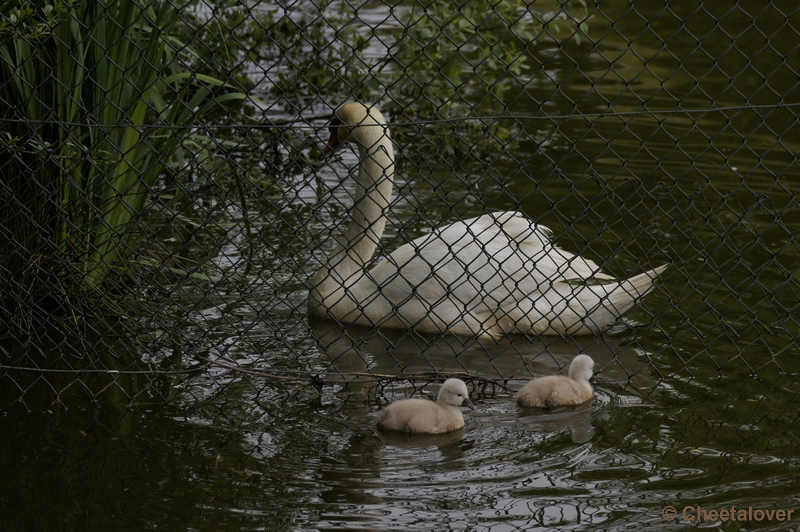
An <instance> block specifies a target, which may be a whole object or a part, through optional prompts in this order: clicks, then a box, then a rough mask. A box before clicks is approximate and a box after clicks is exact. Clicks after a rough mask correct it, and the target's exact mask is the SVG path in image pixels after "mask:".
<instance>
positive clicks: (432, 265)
mask: <svg viewBox="0 0 800 532" xmlns="http://www.w3.org/2000/svg"><path fill="white" fill-rule="evenodd" d="M550 235H551V233H550V230H549V229H547V228H546V227H544V226H541V225H538V224H535V223H533V222H532V221H530V220H529V219H527V218H526V217H525V216H524V215H523V214H521V213H518V212H501V213H493V214H487V215H484V216H480V217H478V218H472V219H470V220H464V221H460V222H456V223H453V224H450V225H447V226H445V227H441V228H438V229H435V230H434V231H433V232H432V233H431V234H430V235H427V236H424V237H421V238H418V239H416V240H414V241H412V242H410V243H408V244H405V245H404V246H401V247H400V248H398V249H397V250H395V251H394V252H393V253H392V254H391V255H390V256H389V257H388V258H387V260H386V261H384V262H381V263H380V264H378V265H377V266H376V267H375V268H373V270H372V271H371V272H370V277H371V278H372V280H373V282H375V284H377V285H378V286H380V287H381V291H382V292H383V293H384V295H385V296H386V297H388V298H389V299H390V300H392V301H395V302H400V301H402V300H403V299H405V298H407V297H408V296H409V294H411V293H412V292H415V293H417V294H418V295H419V296H421V297H424V298H425V299H426V300H427V301H429V302H431V303H435V302H436V301H438V300H439V299H441V298H442V297H445V296H446V295H448V294H449V295H451V296H456V297H457V298H458V299H459V300H460V301H461V302H462V303H467V302H469V301H471V300H473V299H475V297H476V296H477V297H485V296H486V295H489V294H491V295H492V297H493V298H494V299H496V298H498V297H499V298H502V297H504V296H506V295H509V294H512V293H515V292H522V293H525V294H531V293H534V292H538V291H540V290H543V289H544V290H547V289H550V285H552V283H554V282H563V281H573V280H575V281H580V280H585V279H588V278H591V277H595V278H599V279H608V278H610V277H609V276H608V275H605V274H603V273H602V272H600V268H599V267H598V266H597V265H596V264H595V263H594V262H592V261H590V260H587V259H583V258H581V257H578V256H576V255H574V254H572V253H569V252H567V251H564V250H561V249H560V248H558V247H557V246H556V245H555V244H553V243H552V242H551V240H550Z"/></svg>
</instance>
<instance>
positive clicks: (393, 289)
mask: <svg viewBox="0 0 800 532" xmlns="http://www.w3.org/2000/svg"><path fill="white" fill-rule="evenodd" d="M385 124H386V122H385V120H384V118H383V116H382V115H381V114H380V112H379V111H378V110H377V109H375V108H369V107H366V106H364V105H362V104H358V103H350V104H346V105H344V106H342V107H340V108H339V109H338V110H337V112H336V116H335V118H334V120H333V121H332V122H331V140H330V142H329V143H328V146H327V147H326V148H325V150H324V151H323V155H327V154H329V153H330V152H331V151H333V150H334V149H336V148H337V147H338V146H340V145H341V144H344V143H346V142H353V143H355V144H356V145H357V146H358V150H359V155H360V167H359V172H358V177H357V181H358V188H357V195H356V202H355V205H354V206H353V209H352V211H351V216H352V220H351V222H350V224H349V226H348V227H347V230H346V232H345V235H344V240H343V242H342V243H341V244H340V245H339V246H338V247H337V249H336V250H335V251H334V252H333V254H332V255H331V256H330V258H329V259H328V261H327V263H326V264H325V265H324V266H323V267H322V269H320V271H319V272H318V273H317V275H316V277H315V278H314V283H313V287H312V289H311V291H310V294H309V301H308V306H309V310H310V312H311V314H312V315H315V316H330V317H332V318H335V319H337V320H339V321H340V322H344V323H357V324H362V325H369V326H376V325H377V326H381V327H391V328H402V329H416V330H418V331H421V332H428V333H441V332H451V333H454V334H459V335H468V336H473V335H487V336H493V337H499V336H503V335H508V334H515V333H523V334H588V333H592V332H597V331H599V330H601V329H603V328H605V327H607V326H608V325H610V324H611V323H613V322H614V320H615V319H616V318H618V317H619V316H620V315H621V314H622V313H623V312H625V311H626V310H628V309H629V308H630V307H632V306H633V305H634V304H635V303H636V302H637V301H639V300H640V299H641V298H642V297H644V295H645V294H647V292H648V291H649V290H650V289H651V288H652V285H653V281H654V280H655V279H656V277H657V276H658V274H659V273H661V271H663V269H664V268H666V265H665V266H661V267H659V268H656V269H653V270H650V271H648V272H646V273H642V274H640V275H637V276H635V277H632V278H630V279H627V280H625V281H621V282H617V281H613V278H612V277H611V276H609V275H607V274H604V273H603V272H601V271H600V268H599V266H597V265H596V264H595V263H594V262H592V261H591V260H587V259H584V258H581V257H578V256H576V255H573V254H572V253H569V252H566V251H563V250H561V249H559V248H558V247H556V246H555V244H553V243H552V242H551V240H550V230H549V229H547V228H546V227H543V226H541V225H537V224H535V223H533V222H532V221H530V220H529V219H528V218H526V217H525V216H524V215H523V214H522V213H519V212H496V213H492V214H486V215H484V216H479V217H477V218H473V219H470V220H465V221H458V222H455V223H453V224H451V225H448V226H445V227H441V228H438V229H435V230H434V231H433V232H432V233H431V234H429V235H427V236H424V237H421V238H418V239H416V240H414V241H413V242H410V243H408V244H405V245H404V246H401V247H400V248H398V249H397V250H396V251H394V252H393V253H392V254H391V255H390V256H389V257H387V260H385V261H383V262H381V263H380V264H378V265H377V266H375V267H374V268H372V269H371V270H369V271H366V270H365V267H366V265H367V263H368V261H369V260H370V259H371V257H372V254H373V253H374V251H375V249H376V247H377V244H378V241H379V239H380V237H381V234H382V233H383V229H384V225H385V223H386V211H387V209H388V205H389V200H390V199H391V194H392V180H393V175H394V152H393V149H392V142H391V139H390V138H389V132H388V130H387V129H386V125H385ZM589 279H594V280H603V281H607V282H605V283H604V284H587V283H586V281H588V280H589ZM608 281H613V282H608Z"/></svg>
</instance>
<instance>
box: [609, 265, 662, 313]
mask: <svg viewBox="0 0 800 532" xmlns="http://www.w3.org/2000/svg"><path fill="white" fill-rule="evenodd" d="M667 266H668V265H667V264H663V265H661V266H659V267H658V268H653V269H652V270H650V271H646V272H644V273H640V274H639V275H636V276H634V277H631V278H630V279H625V280H624V281H620V282H619V284H618V285H617V286H616V287H615V288H614V289H613V290H612V291H611V292H609V293H608V294H607V296H606V297H607V299H606V303H605V305H604V306H611V307H613V310H612V309H609V310H612V312H613V313H615V314H616V315H617V316H620V315H621V314H622V313H624V312H625V311H626V310H628V309H629V308H631V307H632V306H634V305H635V304H636V303H638V302H639V301H640V300H641V299H642V298H643V297H644V296H646V295H647V294H648V293H649V292H650V291H651V290H652V289H653V282H654V281H655V280H656V279H657V278H658V276H659V275H661V272H663V271H664V270H665V269H666V268H667Z"/></svg>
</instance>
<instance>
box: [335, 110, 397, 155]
mask: <svg viewBox="0 0 800 532" xmlns="http://www.w3.org/2000/svg"><path fill="white" fill-rule="evenodd" d="M328 129H329V130H330V133H331V138H330V140H329V141H328V145H327V146H325V147H324V148H323V149H322V153H321V155H320V158H325V157H328V156H329V155H330V154H331V153H333V152H334V151H336V150H337V149H339V148H341V147H342V146H344V145H345V144H346V143H348V142H355V143H356V144H358V145H359V146H360V147H364V148H371V147H372V146H373V145H375V144H377V143H378V142H379V141H380V139H382V138H383V137H384V136H386V137H388V136H389V130H388V128H387V127H386V119H385V118H384V117H383V114H381V112H380V111H379V110H378V108H377V107H370V106H367V105H364V104H362V103H358V102H351V103H346V104H344V105H342V106H341V107H339V108H338V109H337V110H336V112H335V113H334V114H333V118H332V119H331V123H330V125H329V126H328Z"/></svg>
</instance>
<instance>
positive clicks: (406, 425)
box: [378, 379, 476, 434]
mask: <svg viewBox="0 0 800 532" xmlns="http://www.w3.org/2000/svg"><path fill="white" fill-rule="evenodd" d="M462 406H466V407H467V408H471V409H472V410H476V408H475V405H474V404H472V401H470V400H469V392H468V391H467V385H466V384H464V381H462V380H460V379H447V380H446V381H444V384H443V385H442V388H441V389H440V390H439V397H438V398H437V400H436V402H435V403H434V402H433V401H430V400H428V399H402V400H400V401H395V402H394V403H392V404H390V405H389V406H387V407H386V408H384V409H383V410H381V411H380V412H378V427H379V428H381V429H386V430H400V431H403V432H411V433H423V434H441V433H443V432H450V431H451V430H456V429H460V428H461V427H463V426H464V415H463V414H462V413H461V407H462Z"/></svg>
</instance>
